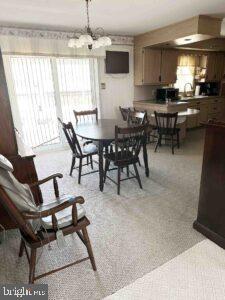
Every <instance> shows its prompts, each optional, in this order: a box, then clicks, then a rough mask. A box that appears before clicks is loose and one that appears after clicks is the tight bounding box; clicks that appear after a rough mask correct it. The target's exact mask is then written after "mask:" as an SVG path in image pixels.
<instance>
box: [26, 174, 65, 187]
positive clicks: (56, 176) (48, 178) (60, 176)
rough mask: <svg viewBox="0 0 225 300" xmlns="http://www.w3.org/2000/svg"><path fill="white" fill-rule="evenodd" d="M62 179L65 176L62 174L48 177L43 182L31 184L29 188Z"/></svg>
mask: <svg viewBox="0 0 225 300" xmlns="http://www.w3.org/2000/svg"><path fill="white" fill-rule="evenodd" d="M62 177H63V175H62V174H60V173H57V174H53V175H51V176H48V177H46V178H44V179H41V180H39V181H36V182H34V183H31V184H29V187H30V188H32V187H35V186H38V185H41V184H43V183H46V182H48V181H49V180H52V179H53V180H54V179H56V178H62Z"/></svg>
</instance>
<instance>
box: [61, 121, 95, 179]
mask: <svg viewBox="0 0 225 300" xmlns="http://www.w3.org/2000/svg"><path fill="white" fill-rule="evenodd" d="M61 124H62V129H63V132H64V134H65V136H66V139H67V142H68V144H69V146H70V149H71V151H72V163H71V168H70V176H72V173H73V170H74V169H76V170H78V171H79V176H78V183H79V184H80V183H81V177H82V176H85V175H89V174H92V173H96V172H98V170H95V171H91V172H87V173H84V174H82V167H84V166H88V165H91V168H92V170H93V158H92V157H93V155H96V154H98V149H97V148H96V146H95V145H94V144H92V143H87V144H86V145H85V146H84V147H82V148H81V146H80V143H79V140H78V138H77V135H76V132H75V130H74V128H73V125H72V123H71V122H69V123H68V124H65V123H63V122H62V121H61ZM85 158H86V160H87V163H86V164H83V160H84V159H85ZM76 159H78V160H79V166H78V167H76V166H75V164H76Z"/></svg>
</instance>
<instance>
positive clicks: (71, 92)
mask: <svg viewBox="0 0 225 300" xmlns="http://www.w3.org/2000/svg"><path fill="white" fill-rule="evenodd" d="M6 61H7V63H6V65H7V67H8V68H9V69H10V70H8V72H7V74H8V76H7V77H8V80H9V79H10V78H9V77H11V79H12V82H13V85H12V88H11V91H10V96H11V97H10V98H11V102H12V103H11V105H12V106H16V111H17V112H18V113H17V114H16V116H14V117H15V118H16V119H17V120H16V122H15V123H16V124H17V127H19V128H17V129H18V130H19V132H20V133H21V135H22V138H23V140H24V142H25V143H26V144H27V145H29V146H31V147H33V148H38V147H41V146H42V147H43V146H44V145H45V146H46V145H48V146H49V145H54V144H60V143H62V139H61V137H60V136H61V135H60V129H59V124H58V121H57V117H60V118H62V119H63V121H64V122H69V121H71V122H74V114H73V110H78V111H79V110H88V109H93V108H94V107H96V105H97V102H98V101H97V98H98V94H99V91H98V64H97V59H95V58H52V57H36V56H8V57H6ZM13 111H15V110H14V109H13ZM14 115H15V114H14ZM18 124H19V125H18Z"/></svg>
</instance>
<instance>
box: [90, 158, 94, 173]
mask: <svg viewBox="0 0 225 300" xmlns="http://www.w3.org/2000/svg"><path fill="white" fill-rule="evenodd" d="M90 161H91V168H92V170H93V169H94V167H93V159H92V155H91V156H90Z"/></svg>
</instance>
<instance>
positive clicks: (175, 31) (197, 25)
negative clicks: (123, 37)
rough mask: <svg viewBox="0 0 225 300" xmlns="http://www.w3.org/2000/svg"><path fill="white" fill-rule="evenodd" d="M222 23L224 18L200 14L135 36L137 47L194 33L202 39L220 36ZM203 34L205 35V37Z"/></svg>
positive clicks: (164, 41)
mask: <svg viewBox="0 0 225 300" xmlns="http://www.w3.org/2000/svg"><path fill="white" fill-rule="evenodd" d="M221 23H222V18H212V17H208V16H202V15H199V16H195V17H193V18H190V19H187V20H184V21H181V22H178V23H174V24H171V25H168V26H165V27H163V28H159V29H156V30H152V31H149V32H146V33H144V34H141V35H138V36H136V37H134V44H135V47H149V46H153V45H156V44H161V43H166V42H168V41H174V40H176V39H180V38H184V37H188V36H192V35H200V36H199V38H201V39H204V38H205V39H208V38H209V36H211V37H218V36H219V35H220V31H221ZM202 35H205V37H204V36H202Z"/></svg>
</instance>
